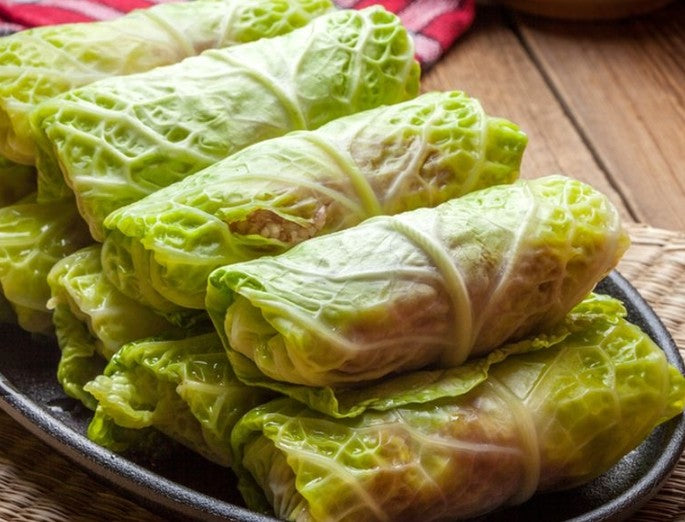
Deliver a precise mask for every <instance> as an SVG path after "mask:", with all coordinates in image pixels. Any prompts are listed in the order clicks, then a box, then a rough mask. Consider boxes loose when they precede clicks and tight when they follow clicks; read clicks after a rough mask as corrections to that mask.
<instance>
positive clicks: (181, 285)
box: [103, 91, 527, 311]
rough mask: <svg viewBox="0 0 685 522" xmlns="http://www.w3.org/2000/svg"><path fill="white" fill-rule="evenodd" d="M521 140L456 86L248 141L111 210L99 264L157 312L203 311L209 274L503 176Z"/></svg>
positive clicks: (515, 168) (508, 178)
mask: <svg viewBox="0 0 685 522" xmlns="http://www.w3.org/2000/svg"><path fill="white" fill-rule="evenodd" d="M526 142H527V140H526V136H525V134H523V133H522V132H521V131H520V130H519V129H518V127H516V125H514V124H513V123H510V122H508V121H506V120H503V119H501V118H493V117H490V116H487V115H486V114H485V112H484V111H483V109H482V107H481V106H480V103H479V102H478V101H477V100H476V99H474V98H471V97H469V96H467V95H466V94H464V93H462V92H456V91H454V92H444V93H441V92H433V93H429V94H424V95H423V96H420V97H418V98H416V99H414V100H410V101H406V102H403V103H398V104H395V105H391V106H387V107H381V108H377V109H372V110H369V111H364V112H361V113H358V114H355V115H352V116H347V117H345V118H340V119H337V120H335V121H333V122H330V123H328V124H326V125H324V126H323V127H321V128H319V129H317V130H314V131H302V132H295V133H290V134H288V135H287V136H283V137H280V138H275V139H272V140H268V141H265V142H262V143H259V144H256V145H253V146H251V147H248V148H247V149H244V150H242V151H240V152H238V153H236V154H234V155H233V156H231V157H229V158H226V159H225V160H222V161H220V162H218V163H215V164H214V165H212V166H210V167H208V168H207V169H205V170H203V171H202V172H198V173H197V174H194V175H192V176H189V177H188V178H186V179H184V180H183V181H180V182H178V183H175V184H173V185H171V186H169V187H166V188H164V189H161V190H159V191H157V192H155V193H154V194H151V195H149V196H147V197H146V198H144V199H142V200H140V201H138V202H136V203H133V204H131V205H128V206H126V207H124V208H121V209H119V210H117V211H115V212H113V213H112V214H111V215H109V216H108V217H107V219H106V220H105V226H106V227H107V228H108V229H112V230H111V231H108V232H109V233H108V236H107V239H106V241H105V243H104V248H103V266H104V269H105V271H106V273H107V274H108V276H109V277H110V279H111V280H112V281H113V282H114V283H115V284H116V286H117V287H118V288H119V289H120V290H122V291H123V292H124V293H126V294H127V295H129V296H131V297H132V298H134V299H136V300H138V301H140V302H142V303H146V304H147V305H149V306H151V307H154V308H156V309H158V310H161V311H170V310H173V309H174V308H177V307H189V308H203V307H204V297H205V290H206V286H207V277H208V276H209V274H210V272H211V271H212V270H213V269H215V268H218V267H219V266H222V265H225V264H228V263H234V262H238V261H245V260H248V259H253V258H256V257H260V256H263V255H266V254H278V253H281V252H284V251H285V250H287V249H288V248H290V247H292V246H294V245H295V244H297V243H300V242H302V241H304V240H306V239H309V238H311V237H314V236H320V235H323V234H327V233H330V232H334V231H337V230H341V229H345V228H349V227H351V226H353V225H356V224H358V223H359V222H361V221H363V220H364V219H366V218H368V217H371V216H374V215H378V214H395V213H398V212H401V211H404V210H409V209H414V208H416V207H421V206H435V205H437V204H439V203H442V202H444V201H446V200H448V199H450V198H454V197H458V196H461V195H463V194H466V193H468V192H472V191H474V190H478V189H481V188H484V187H488V186H491V185H496V184H504V183H511V182H513V181H514V180H516V178H517V177H518V173H519V167H520V163H521V159H522V155H523V151H524V149H525V146H526Z"/></svg>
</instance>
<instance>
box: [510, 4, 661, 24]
mask: <svg viewBox="0 0 685 522" xmlns="http://www.w3.org/2000/svg"><path fill="white" fill-rule="evenodd" d="M671 1H672V0H501V2H500V3H502V4H504V5H507V6H509V7H511V8H513V9H516V10H519V11H523V12H526V13H531V14H537V15H542V16H548V17H551V18H565V19H568V20H602V19H604V20H606V19H616V18H625V17H628V16H633V15H637V14H643V13H647V12H649V11H653V10H655V9H658V8H659V7H663V6H665V5H666V4H668V3H670V2H671Z"/></svg>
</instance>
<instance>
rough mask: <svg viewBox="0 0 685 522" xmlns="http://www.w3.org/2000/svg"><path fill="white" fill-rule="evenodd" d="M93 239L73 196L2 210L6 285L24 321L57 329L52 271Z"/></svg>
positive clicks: (0, 271) (40, 329)
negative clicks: (50, 302) (50, 283)
mask: <svg viewBox="0 0 685 522" xmlns="http://www.w3.org/2000/svg"><path fill="white" fill-rule="evenodd" d="M92 241H93V240H92V238H91V237H90V235H89V234H88V227H87V226H86V224H85V223H84V222H83V220H82V219H81V216H80V215H79V213H78V212H77V211H76V207H75V206H74V203H73V201H69V200H67V201H56V202H52V203H35V195H34V196H27V197H26V198H24V199H22V200H21V201H19V202H17V204H15V205H11V206H8V207H4V208H1V209H0V285H2V292H3V293H4V295H5V298H6V299H7V300H8V301H9V302H10V303H11V304H12V307H13V308H14V311H15V312H16V314H17V320H18V322H19V326H21V327H22V328H23V329H25V330H27V331H29V332H34V333H42V334H52V332H53V327H52V320H51V312H50V311H49V310H48V308H47V302H48V299H49V298H50V287H49V286H48V281H47V277H48V273H49V272H50V269H51V268H52V266H53V265H54V264H55V263H56V262H57V261H59V260H60V259H62V258H63V257H65V256H67V255H69V254H71V253H72V252H75V251H76V250H78V249H80V248H82V247H84V246H86V245H89V244H90V243H92Z"/></svg>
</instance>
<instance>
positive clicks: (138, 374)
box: [85, 333, 271, 466]
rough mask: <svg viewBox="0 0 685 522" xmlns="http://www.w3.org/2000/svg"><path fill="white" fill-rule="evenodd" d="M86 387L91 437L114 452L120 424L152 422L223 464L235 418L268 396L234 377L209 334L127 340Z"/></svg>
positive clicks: (143, 426)
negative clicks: (93, 410) (92, 409)
mask: <svg viewBox="0 0 685 522" xmlns="http://www.w3.org/2000/svg"><path fill="white" fill-rule="evenodd" d="M85 389H86V390H87V391H88V392H89V393H91V394H92V395H93V396H94V397H95V398H96V399H97V401H98V407H97V415H96V418H95V419H94V421H93V422H92V423H91V425H90V427H89V430H88V436H89V437H90V438H91V439H92V440H94V441H95V442H98V443H99V444H101V445H103V446H106V447H109V448H112V449H115V450H118V451H121V450H123V449H126V445H125V444H124V441H122V438H123V437H122V434H121V433H122V430H123V429H126V428H128V429H130V430H142V429H148V428H153V427H154V428H156V429H158V430H160V431H161V432H163V433H165V434H167V435H168V436H170V437H171V438H173V439H174V440H176V441H178V442H180V443H182V444H185V445H186V446H188V447H190V448H191V449H193V450H195V451H197V452H198V453H200V454H201V455H203V456H205V457H206V458H208V459H210V460H212V461H214V462H217V463H218V464H221V465H224V466H226V465H229V464H230V463H231V462H232V458H231V447H230V433H231V430H232V429H233V426H234V425H235V423H236V422H237V421H238V419H240V417H241V416H242V415H243V414H244V413H246V412H247V411H248V410H250V409H251V408H253V407H254V406H257V405H259V404H262V403H264V402H266V401H267V400H268V399H269V398H270V397H271V394H269V393H268V392H266V391H263V390H259V389H256V388H250V387H248V386H245V385H244V384H242V383H241V382H240V381H238V379H236V377H235V375H234V374H233V372H232V370H231V366H230V364H228V360H227V359H226V354H225V352H224V350H223V347H222V345H221V340H220V339H219V337H218V336H217V335H216V334H215V333H209V334H203V335H197V336H190V337H188V338H186V339H181V340H164V339H157V340H155V339H151V340H141V341H139V342H135V343H131V344H128V345H126V346H124V347H123V348H122V349H121V350H120V351H119V352H117V353H116V355H115V356H114V357H113V358H112V360H111V361H110V363H109V364H108V365H107V368H106V369H105V371H104V373H103V375H100V376H98V377H97V378H96V379H94V380H93V381H92V382H90V383H88V384H87V385H86V386H85ZM117 427H118V428H117ZM129 439H132V440H133V441H134V442H135V438H134V437H131V436H129Z"/></svg>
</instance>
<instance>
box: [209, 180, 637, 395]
mask: <svg viewBox="0 0 685 522" xmlns="http://www.w3.org/2000/svg"><path fill="white" fill-rule="evenodd" d="M627 244H628V237H627V235H626V234H625V232H624V231H623V229H622V227H621V225H620V220H619V216H618V212H617V210H616V209H615V207H614V206H613V205H612V204H611V203H610V202H609V201H608V199H607V198H606V197H605V196H604V195H603V194H601V193H599V192H597V191H596V190H594V189H593V188H592V187H590V186H588V185H586V184H584V183H581V182H579V181H576V180H572V179H569V178H566V177H563V176H549V177H546V178H540V179H536V180H531V181H519V182H517V183H515V184H513V185H500V186H495V187H491V188H487V189H484V190H480V191H477V192H473V193H471V194H467V195H466V196H463V197H461V198H457V199H453V200H451V201H449V202H447V203H443V204H442V205H440V206H438V207H435V208H433V209H419V210H414V211H410V212H405V213H402V214H398V215H396V216H380V217H376V218H372V219H370V220H367V221H365V222H364V223H362V224H361V225H358V226H356V227H353V228H350V229H347V230H344V231H341V232H336V233H334V234H329V235H326V236H321V237H317V238H314V239H311V240H309V241H305V242H304V243H301V244H299V245H297V246H295V247H294V248H292V249H291V250H289V251H288V252H285V253H284V254H281V255H280V256H275V257H263V258H260V259H256V260H252V261H247V262H244V263H236V264H233V265H228V266H226V267H222V268H219V269H217V270H215V271H214V272H212V274H211V275H210V277H209V284H208V288H207V299H206V305H207V310H208V312H209V314H210V317H211V318H212V320H213V321H214V324H215V326H216V328H217V330H218V331H219V332H220V334H221V335H222V338H223V339H224V343H225V346H226V349H227V350H228V354H229V357H231V359H232V360H233V361H234V365H235V367H236V368H238V367H240V368H245V367H251V368H252V371H250V372H245V373H239V374H238V376H239V377H240V378H241V379H244V380H245V381H246V382H252V381H253V380H254V378H255V376H256V375H257V376H258V375H259V374H260V373H261V374H263V375H265V376H266V377H268V378H271V379H274V380H277V381H284V382H290V383H295V384H306V385H309V386H327V385H336V384H345V383H359V382H361V381H368V380H372V379H377V378H380V377H382V376H384V375H387V374H390V373H393V372H399V371H406V370H413V369H417V368H422V367H425V366H428V365H436V364H439V365H441V366H443V367H450V366H457V365H459V364H461V363H462V362H464V361H465V360H466V359H467V358H468V357H471V356H476V355H482V354H484V353H487V352H488V351H491V350H492V349H494V348H496V347H497V346H499V345H500V344H502V343H503V342H505V341H506V340H508V339H516V338H521V337H523V336H525V335H527V334H529V333H531V332H535V331H538V330H540V329H541V328H544V327H546V326H549V325H550V324H553V323H555V322H557V321H559V320H560V319H561V318H562V317H563V316H564V315H565V314H566V313H567V312H568V311H569V310H570V309H571V308H572V307H573V306H574V305H575V304H577V303H578V302H579V301H580V300H582V299H583V297H584V296H585V295H587V293H588V292H589V291H590V290H591V289H592V288H593V287H594V285H595V284H596V283H597V281H599V280H600V279H601V278H602V277H603V276H604V275H606V274H607V273H608V272H609V270H611V268H613V267H614V266H615V264H616V263H617V262H618V259H619V258H620V256H621V255H622V254H623V252H624V250H625V249H626V247H627ZM261 380H263V379H261Z"/></svg>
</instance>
